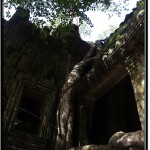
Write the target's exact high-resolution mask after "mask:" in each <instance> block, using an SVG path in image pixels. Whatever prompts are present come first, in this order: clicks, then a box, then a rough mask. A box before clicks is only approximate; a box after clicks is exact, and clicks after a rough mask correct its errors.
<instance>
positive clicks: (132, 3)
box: [81, 0, 138, 42]
mask: <svg viewBox="0 0 150 150" xmlns="http://www.w3.org/2000/svg"><path fill="white" fill-rule="evenodd" d="M137 1H138V0H129V6H128V7H127V8H128V9H129V10H128V11H122V14H121V16H120V17H118V16H117V15H113V16H112V17H111V18H110V19H109V17H108V15H106V14H105V13H104V12H101V11H97V12H92V11H88V12H87V13H86V14H87V15H88V17H90V19H91V21H92V23H93V24H94V27H93V28H92V33H91V35H90V36H86V37H84V36H83V35H81V37H82V39H83V40H85V41H92V42H95V41H96V40H98V35H99V34H103V32H104V31H107V30H109V29H110V25H114V26H117V27H119V24H120V23H121V22H123V21H124V19H125V16H126V14H129V13H130V12H132V9H133V8H135V7H136V3H137Z"/></svg>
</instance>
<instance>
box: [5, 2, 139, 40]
mask: <svg viewBox="0 0 150 150" xmlns="http://www.w3.org/2000/svg"><path fill="white" fill-rule="evenodd" d="M116 1H117V0H116ZM137 1H138V0H129V5H128V7H127V8H128V11H122V13H121V16H120V17H119V16H118V15H115V14H114V15H113V16H112V17H111V18H109V17H108V15H106V14H105V13H104V12H101V11H96V12H94V11H88V12H86V14H87V16H88V17H89V18H90V19H91V21H92V23H93V24H94V27H93V28H91V31H92V32H91V34H90V35H86V36H85V35H83V34H80V36H81V38H82V39H83V40H85V41H92V42H95V41H96V40H98V36H99V35H100V34H103V32H104V31H108V30H109V29H110V25H114V26H115V27H119V24H120V23H121V22H123V21H124V19H125V16H126V14H129V13H130V12H131V11H132V9H133V8H134V7H136V3H137ZM5 12H6V11H5V10H4V14H3V15H4V18H5V19H6V20H8V18H7V17H6V13H5ZM14 13H15V9H13V8H12V10H11V15H13V14H14Z"/></svg>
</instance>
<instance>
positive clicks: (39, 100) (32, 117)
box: [15, 85, 45, 135]
mask: <svg viewBox="0 0 150 150" xmlns="http://www.w3.org/2000/svg"><path fill="white" fill-rule="evenodd" d="M44 97H45V94H44V93H43V92H42V91H41V90H38V89H36V88H33V87H32V86H29V85H25V87H24V89H23V94H22V96H21V98H20V106H19V108H18V113H17V115H16V121H15V130H19V131H22V132H26V133H29V134H35V135H39V134H40V131H41V118H42V111H43V104H44V102H45V101H44Z"/></svg>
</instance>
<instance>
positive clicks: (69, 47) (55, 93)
mask: <svg viewBox="0 0 150 150" xmlns="http://www.w3.org/2000/svg"><path fill="white" fill-rule="evenodd" d="M23 11H24V10H23ZM17 13H18V12H17ZM17 13H16V14H17ZM16 14H15V15H14V16H13V17H12V18H11V19H10V20H9V21H6V20H4V19H3V20H2V21H3V23H2V26H3V51H2V64H3V68H2V81H3V84H5V87H4V89H5V93H6V94H5V93H4V98H3V100H4V101H5V102H4V103H3V104H4V105H5V106H4V108H5V109H4V115H3V123H4V124H3V127H2V128H3V131H4V136H6V135H7V134H10V133H12V132H14V129H15V122H16V117H17V112H18V111H19V110H20V101H21V98H22V94H23V93H24V92H25V87H26V86H27V87H26V89H28V88H31V89H32V91H37V93H44V94H43V95H44V96H45V97H46V102H45V103H46V104H45V105H46V106H45V109H43V110H44V112H43V114H42V124H45V126H44V127H42V128H41V130H44V131H43V134H42V135H41V136H42V137H44V139H46V140H48V143H49V144H48V147H51V146H52V147H53V144H54V143H55V138H56V134H57V128H56V111H57V107H58V103H59V100H60V93H61V88H62V86H63V84H64V81H65V79H66V76H67V75H68V73H69V72H70V71H71V70H72V68H73V66H74V65H75V64H76V63H77V62H78V61H80V60H81V59H82V58H83V56H84V55H85V53H86V52H87V51H88V50H89V48H90V46H89V45H88V44H87V43H86V42H84V41H82V40H81V39H80V37H74V38H73V40H71V39H70V41H69V43H64V40H65V39H62V40H61V39H56V38H54V37H52V36H50V35H49V33H48V32H46V31H44V32H42V31H43V30H42V29H39V28H37V27H36V26H35V25H34V24H32V23H31V22H29V20H28V19H29V16H28V15H29V14H27V16H26V17H25V16H21V15H18V14H17V15H16ZM64 38H65V37H64ZM66 38H69V37H66ZM34 93H35V92H33V93H30V94H31V95H36V94H34ZM6 95H7V98H6ZM41 95H42V94H41ZM20 141H21V140H20ZM5 142H6V141H5ZM6 144H7V142H6Z"/></svg>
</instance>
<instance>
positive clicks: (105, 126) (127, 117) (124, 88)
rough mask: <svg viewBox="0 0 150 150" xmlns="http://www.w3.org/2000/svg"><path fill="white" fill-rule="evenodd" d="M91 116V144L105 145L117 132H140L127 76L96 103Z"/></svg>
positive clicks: (134, 102) (130, 85)
mask: <svg viewBox="0 0 150 150" xmlns="http://www.w3.org/2000/svg"><path fill="white" fill-rule="evenodd" d="M93 116H94V117H93V126H92V132H91V133H90V136H89V139H90V143H92V144H107V143H108V141H109V138H110V137H111V136H112V135H113V134H114V133H115V132H118V131H124V132H132V131H136V130H141V124H140V120H139V115H138V111H137V106H136V101H135V96H134V91H133V87H132V84H131V79H130V76H129V75H128V76H126V77H125V78H124V79H123V80H122V81H121V82H119V83H118V84H117V85H116V86H115V87H114V88H113V89H112V90H110V91H109V92H108V93H107V94H105V95H104V96H103V97H101V98H100V99H99V100H98V101H97V102H96V104H95V108H94V115H93Z"/></svg>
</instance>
